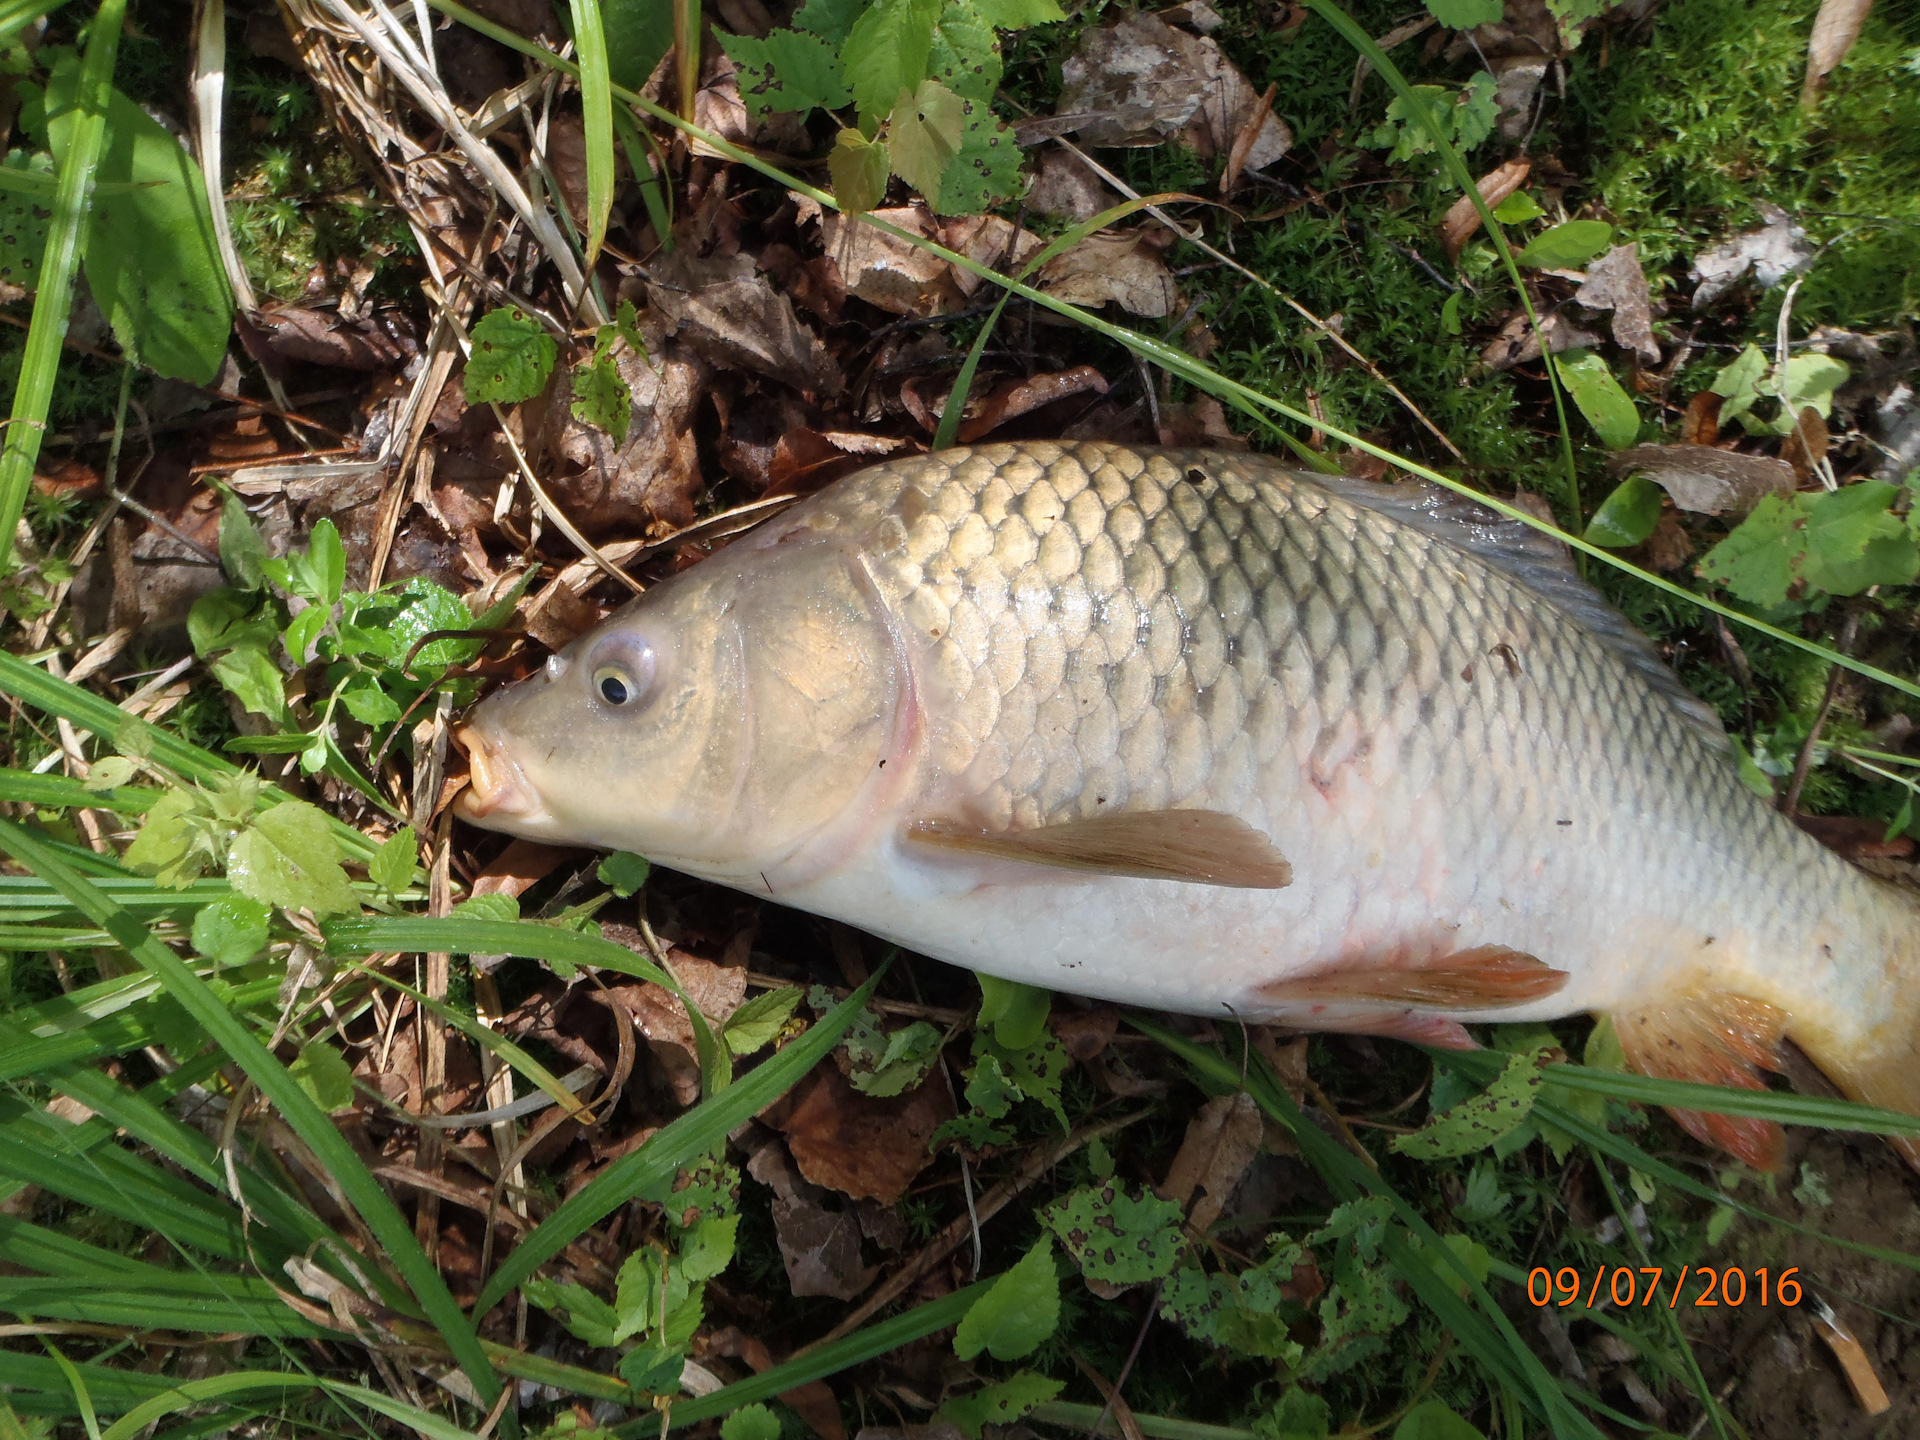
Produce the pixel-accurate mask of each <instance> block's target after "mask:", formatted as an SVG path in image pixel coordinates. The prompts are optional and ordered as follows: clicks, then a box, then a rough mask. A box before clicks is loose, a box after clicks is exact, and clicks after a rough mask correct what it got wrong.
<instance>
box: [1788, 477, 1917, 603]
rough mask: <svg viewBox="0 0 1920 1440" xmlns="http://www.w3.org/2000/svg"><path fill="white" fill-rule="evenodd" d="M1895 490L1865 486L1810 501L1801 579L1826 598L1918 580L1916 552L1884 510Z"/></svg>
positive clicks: (1900, 525) (1876, 482)
mask: <svg viewBox="0 0 1920 1440" xmlns="http://www.w3.org/2000/svg"><path fill="white" fill-rule="evenodd" d="M1899 493H1900V488H1899V487H1898V486H1896V485H1890V484H1888V483H1887V482H1886V481H1884V480H1864V481H1861V482H1860V483H1858V484H1855V485H1843V486H1841V487H1840V488H1839V489H1838V490H1833V491H1826V492H1823V493H1821V494H1819V495H1815V496H1797V497H1795V498H1796V499H1800V500H1804V501H1806V502H1808V503H1807V504H1806V507H1805V509H1806V529H1805V532H1804V534H1805V538H1806V545H1807V550H1806V558H1805V559H1804V560H1803V562H1802V563H1801V567H1800V574H1801V576H1802V577H1803V578H1804V579H1805V580H1806V582H1807V583H1808V584H1809V585H1811V586H1813V588H1814V589H1816V590H1824V591H1825V592H1826V593H1827V594H1829V595H1858V594H1859V593H1860V592H1861V591H1862V590H1866V589H1869V588H1870V587H1872V586H1875V585H1904V584H1906V583H1907V582H1908V581H1910V580H1912V579H1913V578H1914V576H1915V575H1916V574H1920V551H1916V550H1915V548H1914V544H1913V541H1912V540H1911V538H1909V536H1908V535H1907V528H1906V526H1905V525H1904V524H1903V523H1902V522H1901V521H1900V520H1899V519H1898V518H1896V517H1895V516H1893V515H1891V514H1889V513H1888V510H1887V507H1888V506H1889V505H1891V504H1892V503H1893V500H1894V498H1895V497H1896V496H1897V495H1899Z"/></svg>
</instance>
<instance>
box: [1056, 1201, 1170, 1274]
mask: <svg viewBox="0 0 1920 1440" xmlns="http://www.w3.org/2000/svg"><path fill="white" fill-rule="evenodd" d="M1040 1218H1041V1220H1042V1221H1043V1222H1045V1224H1046V1225H1047V1227H1048V1228H1049V1229H1050V1230H1052V1231H1053V1233H1054V1234H1056V1235H1058V1236H1059V1237H1060V1242H1061V1244H1062V1245H1064V1246H1065V1247H1066V1250H1067V1253H1068V1254H1069V1255H1071V1256H1072V1257H1073V1258H1074V1259H1075V1260H1077V1261H1079V1262H1080V1268H1081V1270H1082V1271H1084V1272H1085V1273H1086V1274H1087V1275H1088V1276H1089V1277H1091V1278H1092V1279H1095V1280H1107V1281H1111V1282H1112V1283H1114V1284H1117V1285H1126V1284H1132V1283H1135V1282H1137V1281H1141V1280H1158V1279H1160V1278H1161V1277H1162V1276H1166V1275H1171V1274H1172V1273H1173V1267H1174V1265H1175V1264H1176V1263H1177V1262H1178V1261H1179V1259H1180V1251H1181V1249H1182V1247H1183V1246H1184V1245H1185V1243H1186V1242H1185V1239H1184V1237H1183V1236H1182V1235H1181V1232H1180V1221H1181V1210H1180V1207H1179V1206H1178V1205H1176V1204H1174V1202H1173V1201H1171V1200H1162V1199H1161V1198H1160V1197H1159V1196H1158V1195H1155V1194H1152V1193H1151V1192H1149V1191H1145V1190H1135V1191H1133V1192H1132V1193H1129V1192H1128V1191H1127V1190H1125V1189H1124V1188H1122V1187H1121V1186H1119V1185H1117V1184H1113V1183H1108V1184H1106V1185H1101V1186H1087V1187H1086V1188H1084V1189H1080V1190H1075V1191H1074V1192H1072V1193H1071V1194H1069V1195H1066V1196H1064V1197H1062V1198H1061V1199H1059V1200H1056V1201H1055V1202H1054V1203H1053V1204H1052V1205H1050V1206H1048V1207H1047V1208H1046V1210H1044V1211H1042V1212H1041V1216H1040Z"/></svg>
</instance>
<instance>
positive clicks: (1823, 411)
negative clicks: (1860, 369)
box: [1721, 352, 1853, 435]
mask: <svg viewBox="0 0 1920 1440" xmlns="http://www.w3.org/2000/svg"><path fill="white" fill-rule="evenodd" d="M1852 373H1853V372H1852V371H1851V370H1849V369H1848V368H1847V366H1846V365H1845V363H1844V362H1842V361H1839V360H1836V359H1834V358H1833V357H1832V356H1831V355H1821V354H1819V353H1818V352H1815V353H1813V354H1808V355H1794V356H1790V357H1789V358H1788V360H1787V368H1786V371H1785V373H1784V374H1782V375H1781V376H1780V378H1779V380H1778V382H1777V383H1775V382H1772V381H1763V382H1761V384H1760V387H1759V388H1760V389H1761V390H1762V391H1764V392H1766V393H1768V394H1772V395H1778V396H1779V397H1780V418H1779V419H1777V420H1776V421H1774V423H1773V426H1772V429H1773V433H1774V434H1776V435H1790V434H1792V433H1793V426H1794V421H1795V420H1796V419H1798V418H1799V415H1800V412H1801V411H1802V410H1805V409H1808V408H1811V409H1813V410H1814V411H1815V412H1816V413H1818V414H1819V415H1820V416H1821V418H1823V419H1824V418H1825V417H1826V416H1827V415H1829V414H1830V413H1832V410H1833V392H1834V391H1836V390H1838V389H1839V388H1840V387H1841V386H1842V385H1844V384H1846V383H1847V377H1848V376H1849V375H1851V374H1852ZM1725 409H1726V407H1725V406H1722V407H1721V410H1722V413H1723V414H1724V412H1725Z"/></svg>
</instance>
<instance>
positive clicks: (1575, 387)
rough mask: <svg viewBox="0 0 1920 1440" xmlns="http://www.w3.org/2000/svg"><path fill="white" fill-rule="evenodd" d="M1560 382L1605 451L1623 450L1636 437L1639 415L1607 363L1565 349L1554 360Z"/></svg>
mask: <svg viewBox="0 0 1920 1440" xmlns="http://www.w3.org/2000/svg"><path fill="white" fill-rule="evenodd" d="M1553 363H1554V365H1555V366H1556V367H1557V368H1558V370H1559V372H1560V382H1561V384H1563V385H1565V386H1566V387H1567V393H1568V394H1569V395H1571V396H1572V397H1573V403H1574V404H1575V405H1576V406H1578V407H1579V410H1580V413H1581V414H1582V415H1584V416H1586V418H1587V423H1588V424H1589V425H1591V426H1593V433H1594V434H1596V435H1598V436H1599V437H1600V443H1601V444H1602V445H1604V446H1606V447H1607V448H1608V449H1609V450H1624V449H1626V448H1627V446H1629V445H1631V444H1633V442H1634V441H1635V440H1637V439H1638V438H1639V436H1640V412H1639V411H1638V410H1636V409H1635V408H1634V404H1633V399H1632V397H1631V396H1629V395H1628V394H1627V392H1626V391H1625V390H1622V389H1621V388H1620V382H1619V381H1618V380H1615V379H1614V378H1613V371H1611V370H1609V369H1608V368H1607V362H1606V361H1604V360H1602V359H1601V358H1600V357H1599V356H1598V355H1596V354H1594V353H1593V352H1592V351H1591V350H1569V351H1567V352H1566V353H1565V354H1564V355H1560V356H1558V357H1556V358H1555V360H1554V362H1553Z"/></svg>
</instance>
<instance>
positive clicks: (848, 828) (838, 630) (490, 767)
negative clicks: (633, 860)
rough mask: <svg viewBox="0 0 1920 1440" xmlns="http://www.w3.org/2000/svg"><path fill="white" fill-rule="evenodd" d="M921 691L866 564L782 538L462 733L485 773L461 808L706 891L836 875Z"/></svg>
mask: <svg viewBox="0 0 1920 1440" xmlns="http://www.w3.org/2000/svg"><path fill="white" fill-rule="evenodd" d="M911 691H912V685H911V679H910V675H909V672H908V669H907V666H906V663H905V659H904V656H903V655H902V654H901V652H900V647H899V644H898V640H897V627H896V626H895V624H894V621H893V618H892V616H891V614H890V613H889V611H888V608H887V606H886V604H885V602H884V600H883V598H882V597H881V595H880V593H879V592H878V590H877V589H876V588H875V586H874V584H873V582H872V579H871V577H870V575H869V574H868V572H867V569H866V567H865V565H864V563H863V562H862V560H861V558H860V556H859V554H858V552H857V551H855V550H854V549H852V547H850V546H849V545H847V544H845V543H844V542H841V541H838V540H836V539H833V538H831V537H821V536H816V535H813V534H812V533H811V532H808V531H806V530H804V529H802V530H794V529H783V530H782V531H781V532H779V533H775V534H770V535H767V536H765V537H764V538H762V537H755V538H753V539H749V540H746V541H740V542H736V543H735V544H734V545H732V546H730V547H728V548H727V549H726V550H724V551H721V552H720V553H719V554H717V555H714V556H712V557H710V558H709V559H707V560H704V561H702V562H701V563H700V564H698V565H695V566H693V567H692V568H690V569H688V570H686V571H684V572H682V573H681V574H679V575H677V576H675V577H673V578H672V579H670V580H667V581H665V582H663V583H662V584H660V585H658V586H656V587H654V588H653V589H651V590H649V591H648V592H647V593H646V594H645V595H642V596H641V597H639V598H638V599H636V600H634V601H633V602H632V603H630V604H628V605H627V606H625V607H624V608H623V609H621V610H619V611H617V612H616V613H615V614H613V615H611V616H609V617H608V618H607V619H606V620H605V621H604V622H602V623H601V624H600V625H599V626H598V627H596V628H595V629H593V630H591V631H589V632H587V633H586V634H585V635H582V636H581V637H579V638H578V639H577V640H575V641H573V643H572V644H570V645H568V646H567V647H566V648H565V649H563V650H560V651H558V652H557V653H555V654H554V655H552V656H551V657H549V659H548V660H547V663H546V666H545V667H544V668H543V669H542V670H541V671H540V672H539V673H537V674H535V675H532V676H530V677H529V678H527V679H525V680H522V681H520V682H518V683H517V684H514V685H510V686H507V687H505V688H503V689H501V690H498V691H496V692H495V693H494V694H492V695H490V696H488V697H487V698H486V699H485V700H484V701H482V702H481V703H480V704H479V705H478V706H477V707H475V709H474V711H473V712H472V714H471V715H470V717H469V718H468V720H467V723H466V724H465V725H464V726H462V727H461V729H460V731H459V732H457V734H456V737H455V738H456V739H457V740H458V741H459V742H460V743H461V744H462V745H463V746H464V748H465V749H466V751H467V753H468V755H469V757H470V758H471V761H472V767H473V784H472V787H471V788H470V789H469V790H467V791H466V792H464V793H463V794H462V796H461V797H460V800H459V801H458V802H457V809H458V813H459V814H460V815H462V816H463V817H464V818H465V819H468V820H471V821H473V822H474V823H475V824H478V825H483V826H487V827H489V828H492V829H497V830H505V831H508V832H509V833H512V834H516V835H522V836H526V837H528V838H530V839H535V840H543V841H547V842H549V843H556V844H568V843H572V844H585V845H596V846H603V847H606V848H610V849H619V850H632V851H635V852H637V853H639V854H642V855H645V856H647V857H648V858H649V859H652V860H655V861H657V862H659V863H661V864H665V865H669V866H672V867H673V868H675V869H680V870H686V871H688V872H690V873H693V874H697V875H703V876H706V877H708V878H712V879H720V880H737V881H742V882H744V881H745V880H746V879H747V878H748V877H752V876H755V875H756V874H758V873H760V872H763V871H773V870H776V869H778V868H779V867H782V866H789V867H790V868H791V865H792V864H793V863H798V864H800V865H801V867H802V868H805V869H811V870H818V869H820V868H821V866H822V865H823V864H825V865H826V866H827V867H829V868H830V867H831V866H832V865H834V864H835V863H837V861H838V860H839V859H843V858H845V854H846V852H848V850H849V847H852V846H855V845H857V842H858V839H859V837H860V836H861V835H863V834H865V833H867V832H868V831H869V830H870V829H871V827H872V825H873V823H875V821H876V820H877V818H878V814H879V811H880V810H881V809H882V808H884V806H883V800H884V796H885V795H886V794H888V793H893V792H896V791H897V789H898V786H897V784H896V783H895V781H896V778H897V777H899V776H900V775H901V773H902V771H903V770H904V769H905V768H907V767H906V766H905V765H904V764H902V763H899V762H900V761H901V760H902V758H903V757H904V754H905V751H906V749H907V748H908V747H909V746H910V744H911V736H912V731H913V725H912V704H911ZM889 761H894V762H895V764H894V765H893V774H892V776H889V775H888V773H887V771H888V768H889V764H888V762H889ZM803 852H804V854H803ZM796 857H801V858H799V859H798V860H796Z"/></svg>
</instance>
